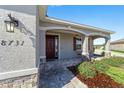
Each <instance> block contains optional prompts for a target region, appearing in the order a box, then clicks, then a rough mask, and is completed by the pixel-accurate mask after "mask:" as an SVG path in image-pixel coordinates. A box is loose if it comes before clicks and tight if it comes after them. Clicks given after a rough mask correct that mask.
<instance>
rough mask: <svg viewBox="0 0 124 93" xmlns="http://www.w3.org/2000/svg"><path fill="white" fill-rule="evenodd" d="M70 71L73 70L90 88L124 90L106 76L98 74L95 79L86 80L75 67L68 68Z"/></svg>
mask: <svg viewBox="0 0 124 93" xmlns="http://www.w3.org/2000/svg"><path fill="white" fill-rule="evenodd" d="M68 69H69V70H71V71H72V73H73V74H75V76H77V77H78V79H79V80H81V81H82V82H83V83H85V84H86V85H88V87H89V88H124V86H123V85H121V84H118V83H117V82H115V81H114V80H113V79H111V77H110V76H108V75H106V74H103V73H99V72H97V75H96V76H94V77H93V78H86V77H85V76H83V75H80V74H79V73H78V72H77V70H76V67H75V66H72V67H68Z"/></svg>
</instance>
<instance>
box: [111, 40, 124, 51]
mask: <svg viewBox="0 0 124 93" xmlns="http://www.w3.org/2000/svg"><path fill="white" fill-rule="evenodd" d="M110 49H111V50H119V51H123V50H124V39H119V40H116V41H113V42H111V43H110Z"/></svg>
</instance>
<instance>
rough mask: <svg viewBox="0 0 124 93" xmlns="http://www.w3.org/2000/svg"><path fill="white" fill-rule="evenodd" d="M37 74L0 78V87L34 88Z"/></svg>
mask: <svg viewBox="0 0 124 93" xmlns="http://www.w3.org/2000/svg"><path fill="white" fill-rule="evenodd" d="M37 76H38V75H37V74H32V75H27V76H20V77H15V78H10V79H5V80H0V88H32V87H34V88H36V87H37Z"/></svg>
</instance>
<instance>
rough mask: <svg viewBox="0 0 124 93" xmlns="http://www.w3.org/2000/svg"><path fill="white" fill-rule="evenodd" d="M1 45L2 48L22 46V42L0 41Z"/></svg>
mask: <svg viewBox="0 0 124 93" xmlns="http://www.w3.org/2000/svg"><path fill="white" fill-rule="evenodd" d="M1 45H2V46H23V45H24V41H19V40H8V41H7V40H1Z"/></svg>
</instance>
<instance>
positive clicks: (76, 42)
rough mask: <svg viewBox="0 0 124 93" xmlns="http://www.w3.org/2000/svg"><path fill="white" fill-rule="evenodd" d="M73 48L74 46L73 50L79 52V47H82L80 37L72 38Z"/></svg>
mask: <svg viewBox="0 0 124 93" xmlns="http://www.w3.org/2000/svg"><path fill="white" fill-rule="evenodd" d="M73 43H74V44H73V46H74V48H73V49H74V50H81V45H82V42H81V37H74V38H73Z"/></svg>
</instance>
